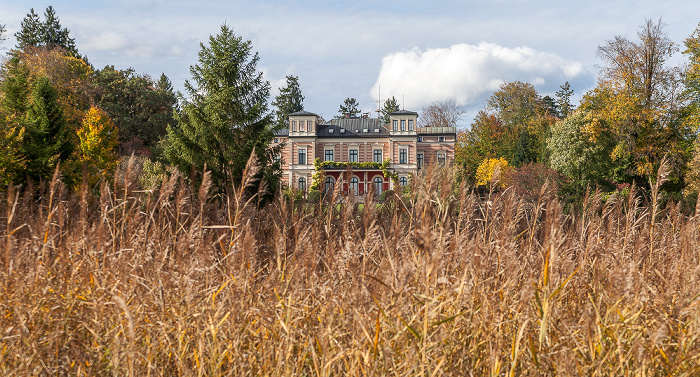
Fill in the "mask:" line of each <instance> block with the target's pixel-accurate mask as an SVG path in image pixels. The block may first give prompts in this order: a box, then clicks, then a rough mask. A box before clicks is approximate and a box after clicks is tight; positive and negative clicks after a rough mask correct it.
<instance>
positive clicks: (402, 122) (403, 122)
mask: <svg viewBox="0 0 700 377" xmlns="http://www.w3.org/2000/svg"><path fill="white" fill-rule="evenodd" d="M401 131H406V119H401Z"/></svg>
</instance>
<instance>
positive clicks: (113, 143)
mask: <svg viewBox="0 0 700 377" xmlns="http://www.w3.org/2000/svg"><path fill="white" fill-rule="evenodd" d="M77 134H78V139H79V140H80V142H79V144H78V148H77V150H76V154H77V156H76V157H75V160H76V161H77V162H78V163H79V164H80V165H82V166H83V168H84V169H85V170H86V171H87V173H88V180H89V182H88V184H89V185H90V186H92V185H94V184H95V183H96V182H97V181H98V180H99V179H101V178H106V177H108V176H109V174H110V173H111V172H112V171H113V170H114V168H115V167H116V166H117V160H118V156H117V154H116V147H117V145H118V143H119V136H118V130H117V128H116V127H115V126H114V124H113V123H112V121H111V120H110V119H109V117H108V116H107V113H106V112H104V111H102V110H100V109H98V108H95V107H91V108H90V110H88V111H87V113H86V114H85V118H84V119H83V122H82V124H81V127H80V128H79V129H78V132H77Z"/></svg>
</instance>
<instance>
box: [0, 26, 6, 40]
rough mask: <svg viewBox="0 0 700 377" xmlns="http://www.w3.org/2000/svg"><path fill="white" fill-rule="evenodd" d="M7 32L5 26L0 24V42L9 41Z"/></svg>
mask: <svg viewBox="0 0 700 377" xmlns="http://www.w3.org/2000/svg"><path fill="white" fill-rule="evenodd" d="M6 32H7V29H6V28H5V24H0V42H5V41H6V40H7V36H6V35H5V33H6Z"/></svg>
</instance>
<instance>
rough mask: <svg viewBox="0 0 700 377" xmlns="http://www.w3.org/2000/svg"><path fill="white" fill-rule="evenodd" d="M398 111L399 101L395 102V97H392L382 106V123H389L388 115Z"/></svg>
mask: <svg viewBox="0 0 700 377" xmlns="http://www.w3.org/2000/svg"><path fill="white" fill-rule="evenodd" d="M399 110H401V106H399V101H397V100H396V98H395V97H393V96H392V97H391V98H389V99H388V100H386V101H385V102H384V106H382V122H384V124H389V122H390V121H391V119H390V117H389V114H391V113H393V112H395V111H399Z"/></svg>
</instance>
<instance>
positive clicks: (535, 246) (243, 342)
mask: <svg viewBox="0 0 700 377" xmlns="http://www.w3.org/2000/svg"><path fill="white" fill-rule="evenodd" d="M251 169H253V168H252V167H251ZM451 174H452V173H451V172H450V171H431V172H430V173H429V174H428V175H427V176H426V177H425V178H424V179H421V180H416V182H413V191H414V195H413V197H412V199H411V200H408V201H405V202H401V201H398V200H396V198H395V200H393V201H391V202H390V203H385V204H383V205H381V206H376V205H373V204H372V203H369V204H367V205H365V206H363V207H358V206H356V205H353V204H352V203H350V204H345V205H330V204H323V203H320V204H313V205H311V204H309V205H303V204H301V205H300V204H296V205H295V204H291V203H288V202H285V201H284V200H282V199H279V200H278V201H276V202H274V203H272V204H270V205H268V206H266V207H264V208H262V209H258V207H257V203H256V202H255V198H252V199H251V198H245V197H243V196H242V195H241V194H240V193H238V194H234V195H233V196H231V197H228V198H220V200H211V199H210V200H206V199H207V193H206V191H207V190H206V188H207V187H204V188H201V189H200V188H198V189H190V188H188V187H187V186H186V185H184V184H183V182H182V181H181V179H180V178H179V177H177V176H175V177H172V178H171V179H170V180H169V181H167V182H164V183H163V185H162V187H160V188H158V189H157V190H155V191H153V192H137V191H134V190H135V189H136V188H137V187H136V186H135V184H134V183H133V182H135V181H136V179H135V177H132V176H130V175H132V174H130V172H129V171H127V172H126V173H125V174H124V176H123V180H122V181H121V182H120V183H119V184H118V185H116V186H115V187H111V188H110V187H103V188H102V190H101V193H100V194H99V195H97V196H93V195H90V194H89V193H88V192H87V188H83V190H81V192H79V193H76V194H74V193H68V192H66V190H65V189H64V188H63V186H62V185H61V184H60V182H59V181H58V180H57V179H54V180H53V182H52V183H51V184H50V185H48V186H49V187H45V188H41V187H40V188H36V189H34V188H27V189H26V190H23V191H22V192H19V191H18V190H16V189H14V188H11V189H10V190H9V191H7V192H5V193H3V200H2V204H0V214H2V216H3V218H2V221H3V222H4V223H5V224H3V225H4V226H2V242H3V243H4V244H3V245H2V251H1V252H0V258H1V261H2V263H0V269H1V271H0V284H1V288H0V289H1V291H0V297H1V298H2V299H1V300H0V311H1V314H2V316H1V317H0V374H2V375H7V376H24V375H119V376H122V375H123V376H173V375H209V376H213V375H216V376H218V375H233V376H242V375H256V376H257V375H274V376H278V375H284V376H328V375H356V376H360V375H374V376H379V375H382V376H384V375H395V376H405V375H421V376H441V375H448V376H463V375H467V376H468V375H474V376H485V375H494V376H496V375H498V376H503V375H528V376H529V375H532V376H538V375H576V376H578V375H590V376H599V375H603V376H621V375H635V376H636V375H639V376H645V375H646V376H657V375H698V374H700V368H699V367H698V363H699V360H698V356H699V355H700V348H699V344H698V337H699V335H700V323H699V320H700V317H699V314H700V305H698V304H699V303H700V282H699V281H698V279H699V278H700V263H699V259H700V249H699V247H698V230H699V226H700V219H698V218H695V217H686V216H684V215H683V214H682V213H681V211H680V210H679V208H678V207H677V206H670V207H668V208H666V209H664V210H660V209H658V208H656V205H655V204H654V205H650V206H641V205H640V203H639V201H638V200H637V199H635V196H634V195H630V196H629V197H628V198H619V200H616V197H615V196H613V197H612V199H610V200H608V202H607V203H601V201H600V199H599V197H598V196H597V195H596V194H592V195H590V197H588V198H587V199H586V201H585V205H584V207H583V209H582V210H581V211H579V212H578V213H576V214H569V215H567V214H564V213H563V212H562V210H561V206H560V204H559V203H558V202H557V201H556V198H555V197H554V196H553V194H552V193H551V192H549V191H547V189H546V188H545V189H543V190H542V193H541V195H540V198H539V201H538V202H537V203H528V202H526V201H524V200H521V199H519V198H517V197H515V195H514V194H512V192H511V191H510V190H505V192H503V193H501V194H498V195H494V196H493V197H491V198H489V201H487V202H482V201H481V200H479V198H477V197H476V196H475V195H474V194H473V193H472V191H471V190H470V188H468V187H457V188H455V187H453V184H452V182H453V181H454V180H453V177H452V176H451ZM206 181H207V180H206V179H205V182H206ZM633 191H634V190H633ZM652 212H653V213H652Z"/></svg>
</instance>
